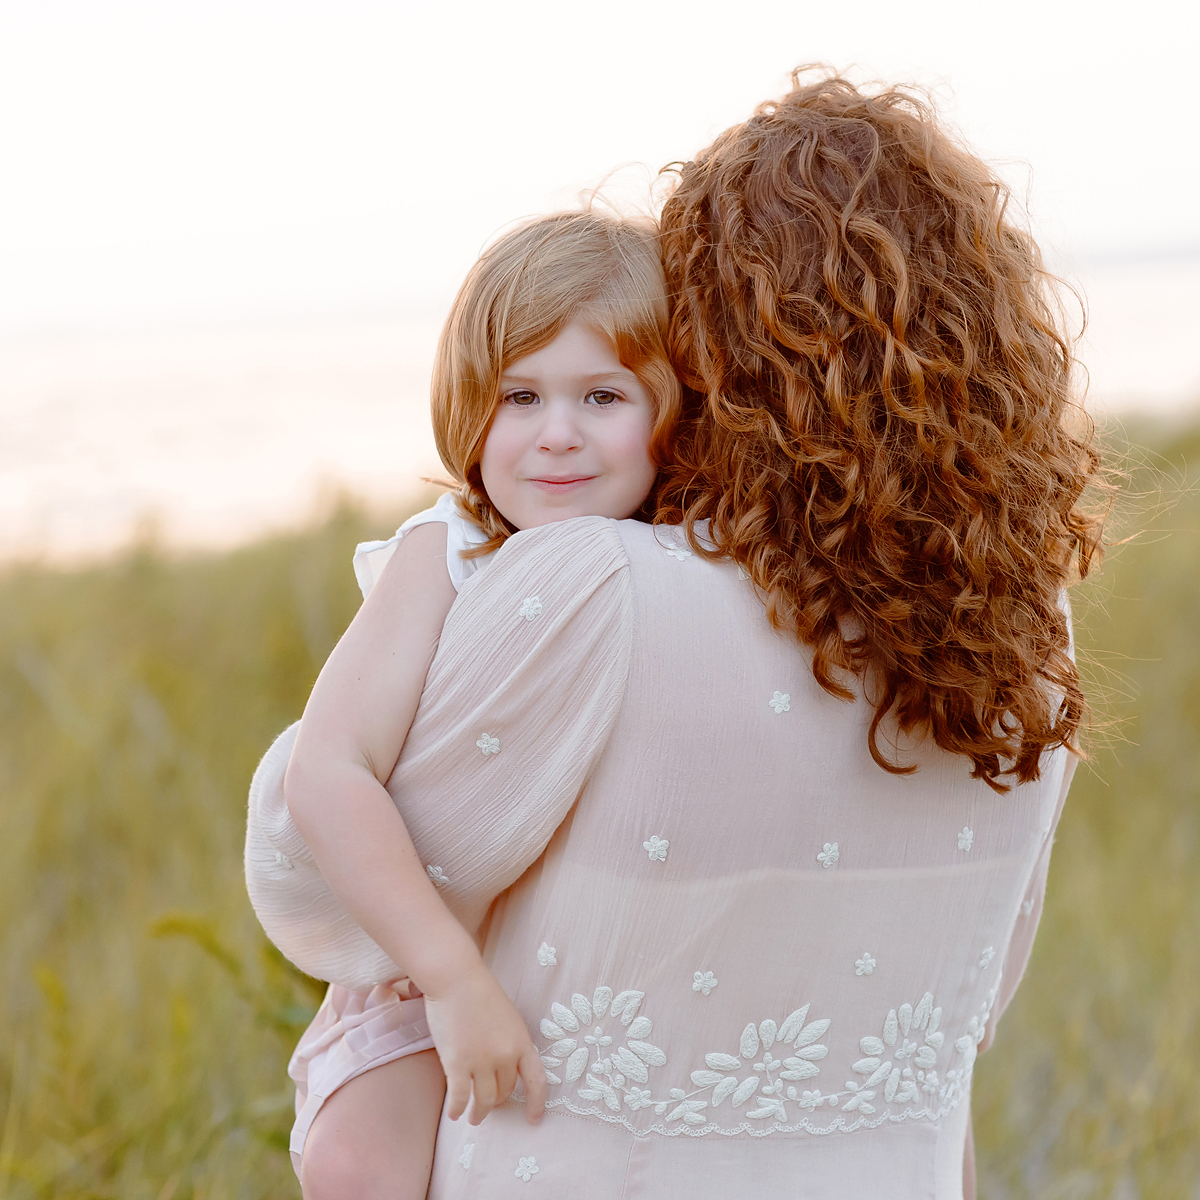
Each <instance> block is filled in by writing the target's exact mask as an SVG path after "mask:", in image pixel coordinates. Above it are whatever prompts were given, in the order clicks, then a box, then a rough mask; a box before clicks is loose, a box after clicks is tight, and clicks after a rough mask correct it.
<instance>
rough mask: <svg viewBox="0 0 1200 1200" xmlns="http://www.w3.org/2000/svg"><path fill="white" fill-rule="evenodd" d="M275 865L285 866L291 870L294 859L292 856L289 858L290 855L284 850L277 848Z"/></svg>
mask: <svg viewBox="0 0 1200 1200" xmlns="http://www.w3.org/2000/svg"><path fill="white" fill-rule="evenodd" d="M275 865H276V866H277V867H283V868H284V869H285V870H288V871H290V870H291V869H292V860H291V859H290V858H288V856H287V855H286V854H284V852H283V851H282V850H276V851H275Z"/></svg>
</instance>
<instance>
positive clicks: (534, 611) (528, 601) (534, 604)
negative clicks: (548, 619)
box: [517, 596, 542, 621]
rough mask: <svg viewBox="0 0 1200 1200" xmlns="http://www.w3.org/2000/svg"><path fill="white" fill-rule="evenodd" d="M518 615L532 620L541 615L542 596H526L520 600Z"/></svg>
mask: <svg viewBox="0 0 1200 1200" xmlns="http://www.w3.org/2000/svg"><path fill="white" fill-rule="evenodd" d="M517 615H518V616H522V617H524V618H525V620H527V621H532V620H534V619H535V618H537V617H540V616H541V615H542V598H541V597H540V596H526V597H525V599H524V600H522V601H521V607H520V609H519V610H518V614H517Z"/></svg>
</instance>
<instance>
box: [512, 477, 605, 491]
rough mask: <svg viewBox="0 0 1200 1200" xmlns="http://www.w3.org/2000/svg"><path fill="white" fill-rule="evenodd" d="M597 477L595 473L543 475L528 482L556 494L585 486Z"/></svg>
mask: <svg viewBox="0 0 1200 1200" xmlns="http://www.w3.org/2000/svg"><path fill="white" fill-rule="evenodd" d="M595 478H596V476H595V475H570V476H567V477H564V478H561V479H555V478H553V477H549V478H548V477H545V476H543V477H541V478H538V479H527V480H526V482H527V483H532V484H533V486H534V487H536V488H541V490H542V491H544V492H550V493H551V494H555V493H559V492H570V491H573V490H574V489H575V488H579V487H583V485H584V484H586V483H591V482H592V480H593V479H595Z"/></svg>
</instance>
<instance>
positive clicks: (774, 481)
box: [657, 71, 1101, 791]
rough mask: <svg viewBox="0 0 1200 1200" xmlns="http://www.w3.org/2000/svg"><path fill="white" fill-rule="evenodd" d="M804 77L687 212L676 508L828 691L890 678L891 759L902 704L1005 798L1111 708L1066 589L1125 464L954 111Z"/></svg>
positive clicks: (709, 175) (894, 767)
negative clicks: (1108, 443) (1074, 641)
mask: <svg viewBox="0 0 1200 1200" xmlns="http://www.w3.org/2000/svg"><path fill="white" fill-rule="evenodd" d="M802 74H803V72H802V71H797V72H796V73H795V75H794V76H793V90H792V91H791V92H789V93H788V94H787V95H786V96H784V97H783V99H782V100H779V101H773V102H770V103H767V104H764V105H762V106H761V107H760V108H759V109H758V110H757V111H756V112H755V114H754V116H753V117H752V118H751V119H750V120H749V121H747V122H746V123H745V124H743V125H738V126H736V127H734V128H732V129H730V130H728V131H727V132H725V133H724V134H722V135H721V136H720V137H719V138H718V139H717V140H716V141H715V142H714V143H713V144H712V145H711V146H710V147H709V148H708V149H707V150H705V151H704V152H703V153H702V154H700V155H699V156H698V157H697V158H696V160H695V161H694V162H690V163H687V164H685V165H683V166H682V167H680V168H677V170H678V175H679V178H678V184H677V186H676V187H675V190H674V192H673V194H672V195H671V197H670V199H669V200H668V201H667V204H666V206H665V208H664V210H663V213H662V217H661V221H660V225H661V240H662V246H663V256H664V262H665V267H666V273H667V282H668V288H669V291H670V295H671V301H672V316H671V330H670V345H671V351H672V357H673V361H674V362H675V365H676V368H677V370H678V371H679V373H680V377H681V378H682V379H683V382H684V385H685V391H684V398H683V408H682V416H681V421H680V425H679V428H678V430H677V433H676V437H675V440H674V444H673V448H672V460H671V462H670V463H669V464H668V465H667V467H666V468H665V470H664V473H663V476H662V478H661V481H660V488H659V509H658V516H657V519H658V520H661V521H666V522H671V523H683V524H684V525H685V526H686V527H687V531H688V536H689V538H690V539H691V541H692V544H693V547H694V548H695V549H696V551H697V552H698V553H709V554H712V555H729V556H731V557H732V558H734V559H735V560H737V561H738V562H739V563H741V564H742V565H743V567H744V568H745V569H746V570H747V572H748V573H749V575H750V578H751V579H752V580H753V581H754V583H755V585H756V586H757V588H758V589H759V590H760V592H761V593H762V595H763V597H764V598H765V600H766V603H767V608H768V611H769V614H770V618H771V621H772V622H773V623H774V624H775V625H776V626H777V627H779V628H782V629H786V630H789V631H791V632H792V633H794V634H795V635H796V636H797V637H798V638H799V639H800V640H801V641H802V642H804V643H807V644H808V645H810V646H811V647H812V650H813V655H812V670H813V673H814V675H815V677H816V679H817V681H818V682H819V683H820V684H821V686H822V687H824V688H825V689H826V690H827V691H829V692H831V693H832V694H834V695H836V696H840V697H845V698H850V697H851V695H852V693H851V691H850V689H849V688H848V687H847V686H846V685H847V683H848V682H849V677H850V676H855V675H857V676H863V677H865V678H867V679H869V680H870V686H869V687H868V689H867V690H868V693H869V695H870V701H869V702H871V703H872V704H873V705H874V709H875V713H874V719H873V721H872V724H871V728H870V735H869V740H870V750H871V754H872V755H873V756H874V758H875V761H876V762H877V763H878V764H879V765H880V766H881V767H884V768H885V769H887V770H889V771H895V772H901V771H907V770H911V769H912V768H911V767H905V766H901V765H899V764H897V763H895V762H893V761H891V760H890V759H889V758H888V757H887V756H886V755H885V754H884V753H883V751H882V750H881V749H880V747H879V728H880V722H881V721H882V719H883V718H884V717H885V716H886V715H887V714H889V713H890V714H892V715H893V719H894V721H895V725H896V727H897V729H898V731H899V732H900V733H904V734H914V733H915V734H917V735H928V736H930V737H932V739H933V740H934V741H935V742H936V743H937V745H938V746H940V747H942V749H944V750H947V751H949V752H951V753H954V754H962V755H965V756H966V757H967V758H969V759H970V760H971V763H972V767H973V770H972V774H973V775H974V776H975V777H977V778H982V779H985V780H986V781H987V782H988V783H989V784H990V785H991V786H992V787H993V788H995V789H996V790H997V791H1004V790H1007V787H1006V784H1005V783H1004V782H1003V779H1004V777H1014V778H1015V779H1016V780H1018V781H1021V782H1024V781H1026V780H1030V779H1035V778H1037V777H1038V773H1039V766H1040V763H1041V759H1042V754H1043V752H1044V751H1046V750H1049V749H1052V748H1054V747H1056V746H1063V745H1066V746H1070V747H1071V748H1072V749H1075V739H1076V734H1077V731H1078V728H1079V725H1080V722H1081V720H1082V719H1083V717H1084V714H1085V707H1086V706H1085V700H1084V696H1083V692H1082V690H1081V687H1080V682H1079V675H1078V673H1077V672H1076V669H1075V665H1074V663H1073V661H1072V659H1071V658H1070V656H1069V653H1068V647H1069V632H1068V622H1067V617H1066V615H1065V612H1064V609H1063V607H1062V592H1063V587H1064V585H1066V584H1067V583H1068V582H1069V581H1071V579H1072V577H1073V575H1077V576H1078V577H1082V576H1084V575H1085V574H1086V573H1087V571H1088V568H1089V565H1090V564H1091V563H1092V561H1093V559H1094V558H1095V556H1096V555H1097V554H1098V552H1099V550H1100V536H1101V524H1100V519H1099V518H1098V517H1096V516H1092V515H1089V514H1088V513H1087V512H1085V511H1084V510H1083V509H1082V508H1081V506H1080V498H1081V495H1082V493H1083V492H1084V489H1085V487H1087V485H1088V484H1089V483H1090V482H1092V481H1093V480H1094V479H1095V477H1096V473H1097V471H1098V469H1099V457H1098V455H1097V453H1096V451H1095V449H1094V448H1093V445H1092V430H1091V425H1090V422H1088V421H1087V420H1086V418H1085V417H1084V416H1083V414H1082V411H1081V410H1080V409H1079V408H1078V406H1077V405H1075V404H1074V403H1073V402H1072V393H1071V381H1070V375H1071V364H1072V354H1071V349H1070V346H1069V344H1068V341H1067V338H1066V336H1065V334H1064V333H1063V331H1062V329H1061V327H1060V321H1061V318H1060V316H1059V315H1058V310H1057V308H1056V307H1055V305H1054V303H1053V300H1054V298H1053V295H1052V286H1051V285H1052V282H1053V281H1052V280H1051V279H1050V278H1049V276H1048V275H1047V273H1046V272H1045V270H1044V269H1043V266H1042V261H1041V256H1040V254H1039V251H1038V248H1037V246H1036V245H1035V243H1034V242H1033V240H1032V239H1031V238H1030V237H1029V235H1028V234H1026V233H1025V232H1023V231H1022V230H1021V229H1019V228H1017V227H1016V226H1015V225H1014V224H1013V223H1012V222H1011V221H1010V219H1009V218H1008V216H1007V211H1006V210H1007V204H1008V192H1007V189H1006V188H1005V186H1004V185H1003V184H1002V183H1001V182H1000V180H999V179H998V178H997V177H996V176H995V175H994V174H993V173H992V172H991V171H990V170H989V169H988V168H987V167H986V166H985V165H984V164H983V163H982V162H981V161H980V160H979V159H977V158H976V157H974V156H973V155H972V154H970V153H968V152H967V151H965V150H964V149H962V148H961V147H959V146H958V145H956V144H955V143H954V142H953V141H952V140H951V138H950V137H949V136H948V135H947V134H946V133H945V132H943V131H942V130H941V129H940V128H939V126H938V123H937V120H936V118H935V115H934V113H933V111H932V110H931V108H930V107H929V106H928V105H927V104H926V103H924V102H923V101H921V100H920V99H918V98H915V97H914V96H912V95H910V94H908V93H907V92H905V91H902V90H899V89H896V88H889V89H887V90H884V91H880V92H877V93H874V94H868V93H866V92H864V91H861V90H859V89H858V88H856V87H855V86H854V85H853V84H851V83H849V82H848V81H847V80H845V79H842V78H839V77H836V76H833V75H826V76H825V77H822V78H819V79H818V80H817V81H816V82H811V83H803V82H802V81H801V76H802ZM1073 425H1074V428H1073ZM701 519H705V520H708V521H709V522H710V525H709V528H708V531H707V536H708V537H709V538H711V540H712V542H713V543H715V546H716V549H715V550H709V551H706V550H705V546H704V543H703V540H702V539H698V538H696V537H695V536H694V533H693V526H694V524H695V522H697V521H699V520H701Z"/></svg>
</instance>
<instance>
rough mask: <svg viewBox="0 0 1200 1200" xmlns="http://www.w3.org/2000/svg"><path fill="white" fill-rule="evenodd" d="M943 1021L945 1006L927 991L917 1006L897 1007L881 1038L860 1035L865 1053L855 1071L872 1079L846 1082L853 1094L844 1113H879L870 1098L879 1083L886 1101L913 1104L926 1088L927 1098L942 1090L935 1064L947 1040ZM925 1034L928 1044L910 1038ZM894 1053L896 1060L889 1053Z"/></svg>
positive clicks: (845, 1106)
mask: <svg viewBox="0 0 1200 1200" xmlns="http://www.w3.org/2000/svg"><path fill="white" fill-rule="evenodd" d="M941 1023H942V1010H941V1009H940V1008H934V1006H933V993H932V992H926V993H925V995H924V996H922V997H921V999H920V1000H919V1001H918V1003H917V1005H916V1007H915V1008H914V1007H913V1006H912V1005H911V1004H902V1005H900V1007H899V1008H898V1009H896V1008H893V1009H892V1010H891V1011H890V1012H889V1013H888V1015H887V1017H886V1018H885V1019H884V1022H883V1037H882V1038H878V1037H873V1036H867V1037H863V1038H860V1039H859V1042H858V1048H859V1050H861V1051H862V1053H863V1056H864V1057H862V1058H860V1059H859V1060H858V1061H857V1062H856V1063H855V1064H854V1066H853V1067H852V1068H851V1069H852V1070H853V1071H854V1073H855V1074H856V1075H865V1076H867V1078H866V1080H865V1081H864V1082H862V1083H861V1084H856V1083H853V1082H850V1081H848V1082H847V1084H846V1089H847V1090H848V1091H849V1092H850V1098H849V1099H848V1100H847V1101H846V1103H845V1104H843V1105H842V1111H843V1112H861V1113H872V1112H874V1111H875V1106H874V1105H873V1104H871V1101H872V1100H874V1099H875V1097H876V1094H877V1093H876V1089H877V1088H878V1087H879V1085H880V1084H882V1085H883V1100H884V1103H886V1104H892V1103H895V1104H908V1103H911V1102H912V1101H914V1100H920V1096H921V1093H922V1092H924V1093H926V1094H927V1096H933V1095H935V1094H937V1093H938V1092H939V1088H940V1087H941V1086H942V1085H941V1084H940V1083H939V1082H938V1078H937V1072H936V1071H935V1070H933V1068H934V1067H935V1066H936V1065H937V1061H938V1053H939V1052H940V1051H941V1049H942V1046H943V1044H944V1042H945V1038H946V1035H945V1034H944V1033H942V1032H941V1030H940V1028H939V1026H940V1025H941ZM921 1032H924V1034H925V1036H924V1039H923V1041H924V1044H923V1045H921V1046H918V1045H917V1043H916V1042H915V1041H910V1040H909V1036H908V1035H909V1034H910V1033H912V1034H913V1035H914V1036H915V1035H917V1034H919V1033H921ZM897 1043H899V1045H897ZM889 1053H890V1054H891V1058H888V1057H886V1056H887V1055H888V1054H889ZM926 1103H928V1101H927V1102H926Z"/></svg>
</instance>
